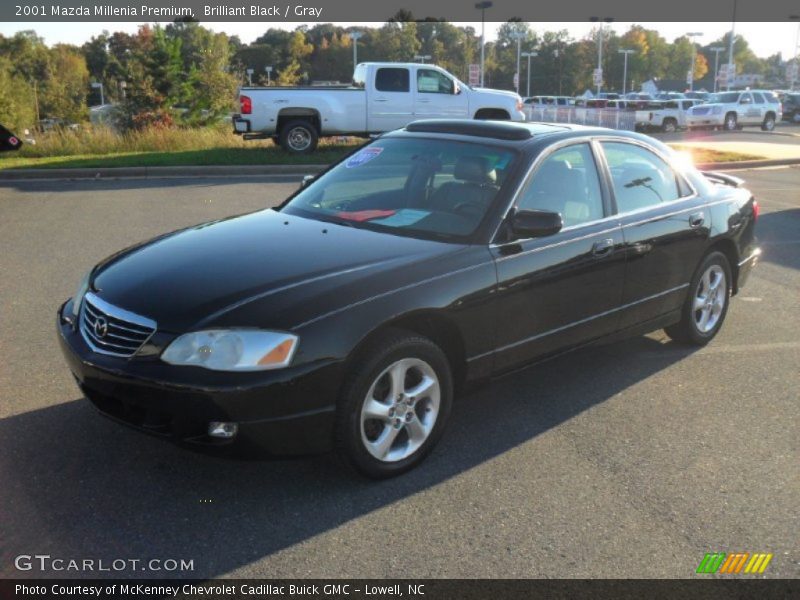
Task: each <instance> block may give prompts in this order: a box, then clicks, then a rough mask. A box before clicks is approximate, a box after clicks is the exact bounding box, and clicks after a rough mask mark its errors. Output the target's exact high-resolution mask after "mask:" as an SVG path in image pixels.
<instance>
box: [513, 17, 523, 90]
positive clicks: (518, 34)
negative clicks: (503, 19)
mask: <svg viewBox="0 0 800 600" xmlns="http://www.w3.org/2000/svg"><path fill="white" fill-rule="evenodd" d="M511 37H512V38H514V39H515V40H517V72H516V74H515V75H514V81H515V84H514V88H515V90H516V92H517V94H519V66H520V60H519V59H520V50H521V49H522V38H524V37H525V34H524V33H523V32H522V31H515V32H514V33H512V34H511Z"/></svg>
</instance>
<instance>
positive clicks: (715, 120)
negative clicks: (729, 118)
mask: <svg viewBox="0 0 800 600" xmlns="http://www.w3.org/2000/svg"><path fill="white" fill-rule="evenodd" d="M724 124H725V115H724V114H719V115H711V114H708V115H686V127H708V126H713V127H721V126H722V125H724Z"/></svg>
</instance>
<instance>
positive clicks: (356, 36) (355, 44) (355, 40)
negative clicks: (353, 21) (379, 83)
mask: <svg viewBox="0 0 800 600" xmlns="http://www.w3.org/2000/svg"><path fill="white" fill-rule="evenodd" d="M362 37H364V34H363V33H361V32H360V31H351V32H350V39H351V40H353V70H355V68H356V67H357V66H358V40H359V39H361V38H362Z"/></svg>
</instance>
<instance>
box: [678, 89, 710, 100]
mask: <svg viewBox="0 0 800 600" xmlns="http://www.w3.org/2000/svg"><path fill="white" fill-rule="evenodd" d="M710 95H711V94H710V93H709V92H703V91H700V92H686V93H685V94H684V96H686V97H687V98H691V99H692V100H702V101H703V102H707V101H708V97H709V96H710Z"/></svg>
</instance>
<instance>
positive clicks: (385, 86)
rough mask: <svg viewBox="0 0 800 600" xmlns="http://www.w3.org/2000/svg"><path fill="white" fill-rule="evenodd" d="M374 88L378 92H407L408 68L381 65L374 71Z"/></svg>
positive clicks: (408, 89)
mask: <svg viewBox="0 0 800 600" xmlns="http://www.w3.org/2000/svg"><path fill="white" fill-rule="evenodd" d="M375 89H376V90H378V91H379V92H408V91H410V90H411V86H410V84H409V76H408V69H400V68H397V67H383V68H380V69H378V71H377V72H376V73H375Z"/></svg>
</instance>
